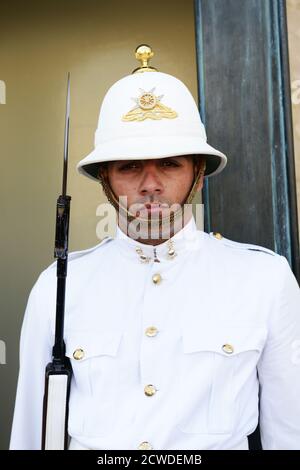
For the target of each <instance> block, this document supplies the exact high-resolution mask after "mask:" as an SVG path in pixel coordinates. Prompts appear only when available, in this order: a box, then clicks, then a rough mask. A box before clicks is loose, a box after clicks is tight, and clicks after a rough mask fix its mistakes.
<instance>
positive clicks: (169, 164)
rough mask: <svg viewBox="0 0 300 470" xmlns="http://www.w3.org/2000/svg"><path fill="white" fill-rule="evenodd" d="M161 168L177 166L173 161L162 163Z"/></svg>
mask: <svg viewBox="0 0 300 470" xmlns="http://www.w3.org/2000/svg"><path fill="white" fill-rule="evenodd" d="M162 166H178V164H177V163H176V162H174V161H169V162H163V163H162Z"/></svg>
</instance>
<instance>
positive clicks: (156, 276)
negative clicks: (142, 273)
mask: <svg viewBox="0 0 300 470" xmlns="http://www.w3.org/2000/svg"><path fill="white" fill-rule="evenodd" d="M161 280H162V277H161V275H160V274H158V273H157V274H153V276H152V282H153V284H159V283H160V282H161Z"/></svg>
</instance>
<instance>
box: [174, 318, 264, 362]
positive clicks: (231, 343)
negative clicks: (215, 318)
mask: <svg viewBox="0 0 300 470" xmlns="http://www.w3.org/2000/svg"><path fill="white" fill-rule="evenodd" d="M266 336H267V329H266V328H265V327H263V326H262V327H256V326H245V327H240V326H238V327H237V326H227V325H226V326H224V327H223V326H216V327H212V326H210V327H209V328H207V327H205V328H201V329H200V328H198V329H197V328H195V327H192V326H191V325H188V326H185V327H184V328H183V333H182V339H183V352H185V353H193V352H197V351H213V352H216V353H219V354H222V355H224V356H234V355H236V354H239V353H241V352H243V351H250V350H257V351H261V350H262V349H263V347H264V344H265V340H266Z"/></svg>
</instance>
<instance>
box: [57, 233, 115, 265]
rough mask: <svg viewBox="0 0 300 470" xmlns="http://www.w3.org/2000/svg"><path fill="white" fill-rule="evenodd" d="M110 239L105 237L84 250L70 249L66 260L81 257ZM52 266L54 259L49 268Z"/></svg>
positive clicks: (110, 238)
mask: <svg viewBox="0 0 300 470" xmlns="http://www.w3.org/2000/svg"><path fill="white" fill-rule="evenodd" d="M110 240H112V237H105V238H104V239H103V240H102V241H101V242H100V243H98V245H95V246H92V247H91V248H87V249H86V250H80V251H72V252H71V253H69V255H68V261H73V260H74V259H78V258H81V257H82V256H85V255H87V254H88V253H92V252H93V251H96V250H97V249H98V248H100V247H101V246H103V245H104V244H105V243H107V242H108V241H110ZM52 266H56V261H54V262H53V263H52V264H50V266H49V268H51V267H52Z"/></svg>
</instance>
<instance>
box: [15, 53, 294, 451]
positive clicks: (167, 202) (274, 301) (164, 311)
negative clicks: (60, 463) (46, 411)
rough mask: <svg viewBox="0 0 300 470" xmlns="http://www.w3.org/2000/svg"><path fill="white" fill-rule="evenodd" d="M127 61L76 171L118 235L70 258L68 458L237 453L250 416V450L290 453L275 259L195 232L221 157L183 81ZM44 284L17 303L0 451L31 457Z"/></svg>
mask: <svg viewBox="0 0 300 470" xmlns="http://www.w3.org/2000/svg"><path fill="white" fill-rule="evenodd" d="M136 54H137V57H138V58H140V59H141V61H142V67H140V68H139V69H137V70H136V71H135V72H136V73H134V74H132V75H130V76H127V77H125V78H123V79H122V80H120V81H118V82H117V83H115V84H114V85H113V86H112V87H111V89H110V90H109V91H108V93H107V95H106V96H105V98H104V101H103V104H102V107H101V110H100V117H99V125H98V129H97V131H96V136H95V149H94V151H93V152H92V153H91V154H90V155H88V156H87V157H86V158H85V159H84V160H82V161H81V162H80V163H79V165H78V169H79V172H80V173H82V174H84V175H86V176H88V177H90V178H92V179H94V180H96V181H99V179H100V181H101V183H102V186H103V189H104V191H105V193H106V195H107V197H108V199H109V201H110V202H111V204H113V206H114V207H115V208H116V210H117V213H118V224H119V225H118V227H117V233H116V237H115V238H114V239H113V238H106V239H105V240H104V241H103V242H102V243H100V244H99V245H97V246H96V247H94V248H92V249H89V250H86V251H83V252H78V253H73V254H71V255H70V262H69V270H68V283H67V299H66V320H65V342H66V354H67V356H68V357H69V358H70V360H71V362H72V368H73V380H72V386H71V395H70V414H69V427H68V430H69V435H70V437H71V442H70V449H141V450H143V449H154V450H159V449H248V440H247V436H248V435H249V434H251V433H252V432H253V431H254V429H255V428H256V426H257V422H258V417H259V419H260V428H261V434H262V444H263V448H264V449H299V448H300V401H299V396H300V374H299V371H300V360H299V341H300V293H299V287H298V285H297V282H296V280H295V278H294V276H293V274H292V272H291V270H290V268H289V266H288V263H287V261H286V259H285V258H283V257H282V256H279V255H276V254H275V253H273V252H272V251H270V250H267V249H265V248H261V247H255V246H252V245H244V244H240V243H235V242H231V241H229V240H226V239H225V238H222V236H220V235H219V234H216V235H213V234H211V235H208V234H206V233H205V232H203V231H201V230H197V227H196V224H195V220H194V218H193V216H192V212H191V206H190V203H191V201H192V199H193V196H194V194H195V192H197V191H200V190H201V188H202V185H203V178H204V175H205V176H206V177H211V176H212V175H214V174H216V173H219V172H220V171H221V170H222V169H223V168H224V166H225V164H226V157H225V155H223V154H222V153H221V152H219V151H217V150H215V149H214V148H213V147H211V146H209V145H208V144H207V143H206V136H205V130H204V127H203V125H202V123H201V120H200V117H199V113H198V110H197V107H196V104H195V102H194V100H193V98H192V96H191V94H190V93H189V91H188V90H187V89H186V87H185V86H184V85H183V83H182V82H180V81H179V80H177V79H175V78H174V77H172V76H170V75H167V74H163V73H160V72H157V71H155V69H153V68H151V67H150V66H149V65H148V59H149V57H151V55H152V52H151V50H150V49H149V48H148V47H147V46H142V47H140V48H138V49H137V52H136ZM133 102H134V103H133ZM55 274H56V273H55V264H54V265H52V266H50V267H49V268H48V269H46V270H45V271H44V272H43V273H42V274H41V276H40V278H39V280H38V281H37V283H36V285H35V286H34V288H33V290H32V292H31V295H30V298H29V301H28V306H27V310H26V315H25V319H24V324H23V329H22V338H21V367H20V376H19V383H18V392H17V400H16V408H15V415H14V424H13V431H12V439H11V448H19V449H39V448H40V440H41V425H42V402H43V392H44V389H43V388H44V369H45V366H46V364H47V363H48V362H49V361H50V360H51V350H52V344H53V334H54V312H55V289H56V278H55ZM259 394H260V400H258V397H259ZM258 407H259V408H260V412H259V409H258Z"/></svg>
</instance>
